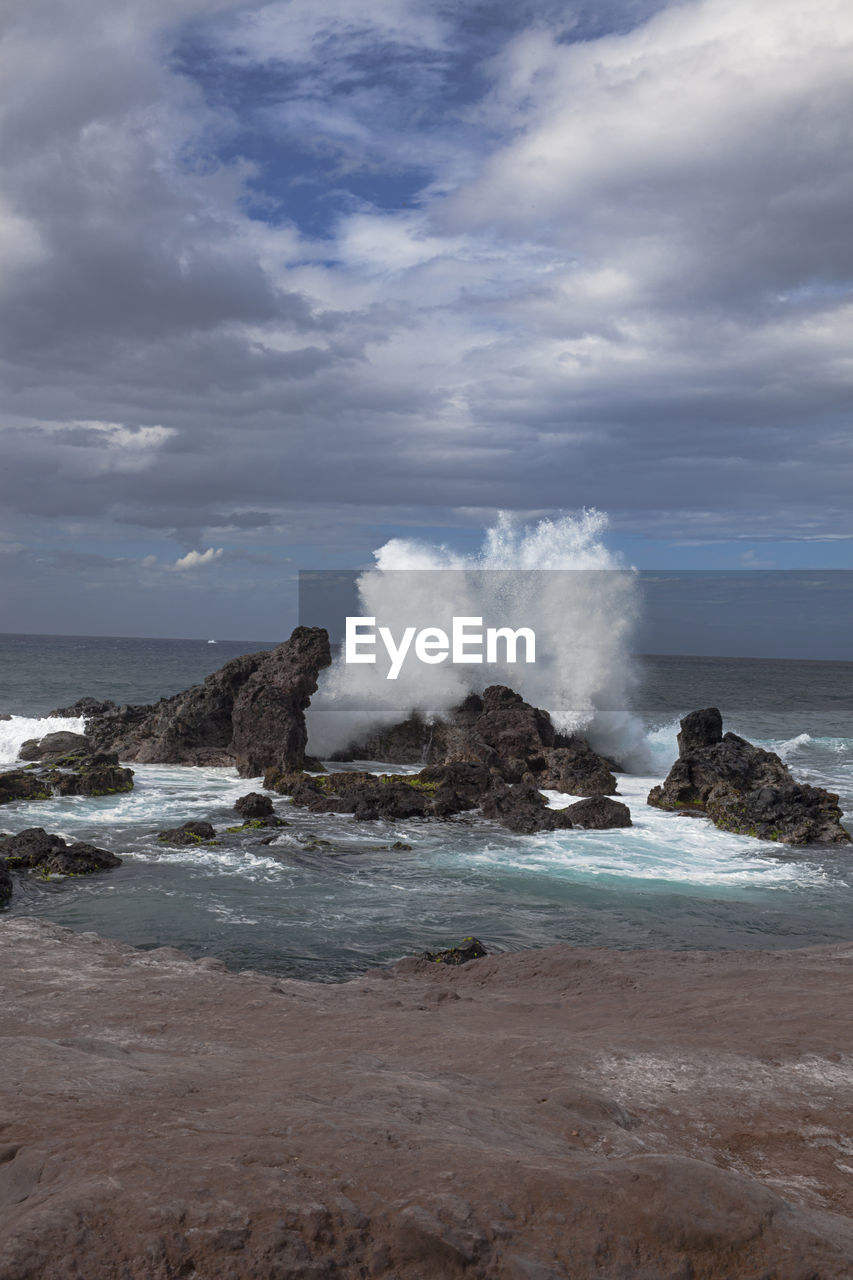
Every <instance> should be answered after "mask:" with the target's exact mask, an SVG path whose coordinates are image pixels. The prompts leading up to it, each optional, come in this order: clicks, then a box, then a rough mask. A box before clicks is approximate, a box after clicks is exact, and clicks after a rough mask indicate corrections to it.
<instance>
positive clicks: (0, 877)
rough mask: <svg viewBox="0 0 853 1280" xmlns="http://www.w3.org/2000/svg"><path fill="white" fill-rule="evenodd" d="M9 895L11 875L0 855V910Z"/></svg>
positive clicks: (8, 898)
mask: <svg viewBox="0 0 853 1280" xmlns="http://www.w3.org/2000/svg"><path fill="white" fill-rule="evenodd" d="M2 840H3V836H2V835H0V841H2ZM11 897H12V877H11V876H10V875H9V870H8V868H7V866H6V863H5V861H4V860H3V859H2V857H0V910H2V908H3V907H5V906H7V905H8V903H9V901H10V900H11Z"/></svg>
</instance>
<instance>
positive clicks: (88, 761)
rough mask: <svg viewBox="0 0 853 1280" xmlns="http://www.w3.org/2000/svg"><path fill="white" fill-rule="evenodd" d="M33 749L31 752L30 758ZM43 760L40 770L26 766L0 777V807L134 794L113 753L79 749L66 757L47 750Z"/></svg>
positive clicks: (127, 773)
mask: <svg viewBox="0 0 853 1280" xmlns="http://www.w3.org/2000/svg"><path fill="white" fill-rule="evenodd" d="M49 736H51V735H49ZM55 736H56V737H57V738H65V737H75V736H76V735H74V734H56V735H55ZM33 741H35V740H33ZM84 741H85V740H84ZM35 749H36V748H35V747H31V748H30V754H31V755H32V752H33V751H34V750H35ZM42 758H43V759H44V760H45V761H46V766H45V767H43V768H39V767H37V766H36V765H33V764H28V765H27V766H26V768H24V769H10V770H8V771H7V772H5V773H0V804H10V803H11V802H12V801H13V800H48V799H50V797H51V796H109V795H118V794H121V793H122V792H125V791H132V790H133V770H132V769H126V768H124V767H123V766H121V765H120V764H119V762H118V756H116V755H114V754H112V753H109V752H95V753H91V752H90V751H89V750H88V749H79V750H75V751H72V752H71V753H70V754H68V755H53V754H52V752H51V750H50V749H48V750H47V751H46V752H45V753H44V755H43V756H42V753H41V752H40V753H39V759H42Z"/></svg>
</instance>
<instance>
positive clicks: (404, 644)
mask: <svg viewBox="0 0 853 1280" xmlns="http://www.w3.org/2000/svg"><path fill="white" fill-rule="evenodd" d="M377 636H378V638H379V639H380V640H381V641H382V644H383V645H384V646H385V651H386V653H387V654H388V657H389V658H390V660H391V665H390V666H389V668H388V675H387V677H386V679H388V680H396V679H397V677H398V676H399V674H400V672H401V670H402V668H403V663H404V662H405V660H406V657H407V655H408V654H409V652H410V650H411V649H412V642H413V641H414V655H415V658H416V659H417V660H418V661H419V662H425V663H427V664H428V665H430V666H433V665H436V664H437V663H439V662H447V660H448V659H450V661H451V662H452V663H459V664H460V665H468V664H471V663H478V662H483V661H484V658H483V644H484V641H485V649H486V656H485V661H486V662H507V663H515V662H518V661H519V658H518V648H519V640H523V641H524V661H525V662H535V661H536V634H535V632H534V631H532V630H531V629H530V627H519V628H518V630H517V631H513V630H512V628H511V627H487V628H486V630H485V632H483V619H482V618H454V619H453V621H452V627H451V633H450V635H449V636H448V634H447V632H446V631H443V630H442V629H441V627H424V628H423V629H422V630H421V631H418V630H417V628H416V627H406V628H405V630H404V631H403V634H402V636H401V638H400V642H399V644H398V643H397V641H396V639H395V638H394V636H393V634H392V632H391V629H390V627H377V626H376V619H375V618H347V621H346V638H345V642H344V662H374V663H375V662H376V641H377ZM501 641H502V642H503V644H502V647H503V656H501V657H499V656H498V644H499V642H501Z"/></svg>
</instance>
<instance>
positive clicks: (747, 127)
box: [0, 0, 853, 639]
mask: <svg viewBox="0 0 853 1280" xmlns="http://www.w3.org/2000/svg"><path fill="white" fill-rule="evenodd" d="M851 46H853V8H851V6H850V5H849V3H847V0H837V2H836V0H750V3H749V4H744V3H743V0H699V2H695V0H684V2H681V3H671V4H667V3H659V2H655V0H648V2H647V0H581V2H580V3H578V4H576V5H573V4H568V3H553V2H552V0H512V3H509V0H507V2H504V0H452V3H451V0H429V2H427V0H371V3H370V5H369V6H368V5H366V4H361V3H358V2H357V0H349V2H348V3H347V2H346V0H268V2H266V3H254V4H246V3H242V2H239V0H76V3H75V4H74V5H73V6H70V5H67V4H64V3H60V0H26V2H24V0H12V3H10V4H8V5H7V6H5V7H4V9H3V11H2V14H0V83H2V85H3V92H2V98H0V170H2V172H0V449H2V454H1V455H0V631H23V632H25V631H37V632H38V631H40V632H52V633H84V634H115V635H162V636H194V635H205V634H209V635H210V636H217V635H218V636H221V637H229V636H230V637H243V636H245V637H255V638H265V639H266V638H269V639H275V638H277V637H278V636H280V635H282V634H284V633H285V632H286V630H287V629H288V627H289V625H291V624H292V620H293V610H294V608H295V582H296V575H297V573H298V571H299V569H304V568H310V567H315V566H317V567H338V566H341V567H350V566H353V565H361V564H365V563H368V562H369V561H370V558H371V553H372V551H373V550H374V549H375V548H376V547H378V546H379V545H381V544H382V543H383V542H385V541H386V540H388V539H389V538H394V537H399V536H405V537H413V538H422V539H426V540H429V541H431V542H442V543H445V544H447V545H448V546H450V547H453V548H455V549H458V550H460V551H468V550H471V549H472V548H474V547H476V545H478V543H479V541H480V539H481V536H482V534H481V531H482V529H483V527H484V526H488V525H490V524H491V523H493V522H494V520H495V518H496V515H497V513H498V512H499V511H508V512H511V513H514V514H515V516H516V517H517V518H518V519H519V520H520V521H535V520H536V519H539V518H542V517H553V516H555V515H556V514H557V513H558V512H561V511H577V510H581V509H583V508H597V509H599V510H601V511H604V512H607V513H608V515H609V519H610V524H609V532H608V534H607V538H608V543H609V545H610V546H611V547H612V549H613V550H614V551H616V552H618V553H621V555H622V556H623V557H624V560H625V563H628V564H634V565H637V566H639V567H641V568H650V569H654V568H660V569H682V568H687V569H691V568H693V569H702V570H707V569H737V570H744V569H757V570H762V569H786V568H808V569H811V568H827V569H829V568H851V567H853V503H851V497H850V495H851V493H853V431H851V424H850V406H851V382H853V359H852V358H851V352H853V306H851V268H853V237H851V234H850V229H849V223H850V209H851V207H853V165H851V156H850V123H849V122H850V120H851V119H853V77H851V75H850V66H851V55H853V48H851Z"/></svg>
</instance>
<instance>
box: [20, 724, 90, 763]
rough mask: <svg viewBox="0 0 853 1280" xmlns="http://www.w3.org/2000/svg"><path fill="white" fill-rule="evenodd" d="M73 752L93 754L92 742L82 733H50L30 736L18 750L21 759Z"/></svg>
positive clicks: (49, 757)
mask: <svg viewBox="0 0 853 1280" xmlns="http://www.w3.org/2000/svg"><path fill="white" fill-rule="evenodd" d="M72 752H82V753H83V754H91V752H92V744H91V742H90V741H89V739H88V738H85V737H84V736H83V734H82V733H66V732H65V731H64V730H63V731H60V732H59V733H48V734H45V736H44V737H43V738H28V739H27V741H26V742H24V743H23V744H22V745H21V749H20V751H19V752H18V759H19V760H51V759H53V758H55V757H56V756H67V755H70V754H71V753H72Z"/></svg>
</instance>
